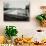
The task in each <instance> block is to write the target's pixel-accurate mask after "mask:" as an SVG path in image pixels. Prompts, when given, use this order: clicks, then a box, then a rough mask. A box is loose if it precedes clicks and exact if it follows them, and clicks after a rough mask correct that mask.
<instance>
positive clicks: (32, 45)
mask: <svg viewBox="0 0 46 46" xmlns="http://www.w3.org/2000/svg"><path fill="white" fill-rule="evenodd" d="M15 46H46V44H41V45H35V44H23V45H19V44H18V45H15Z"/></svg>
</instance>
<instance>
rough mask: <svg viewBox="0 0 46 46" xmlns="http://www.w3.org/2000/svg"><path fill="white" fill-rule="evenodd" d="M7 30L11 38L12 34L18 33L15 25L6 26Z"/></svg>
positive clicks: (7, 34)
mask: <svg viewBox="0 0 46 46" xmlns="http://www.w3.org/2000/svg"><path fill="white" fill-rule="evenodd" d="M5 31H6V32H5V34H6V36H8V37H9V38H11V37H12V36H16V35H17V33H18V31H17V29H16V27H15V26H6V29H5Z"/></svg>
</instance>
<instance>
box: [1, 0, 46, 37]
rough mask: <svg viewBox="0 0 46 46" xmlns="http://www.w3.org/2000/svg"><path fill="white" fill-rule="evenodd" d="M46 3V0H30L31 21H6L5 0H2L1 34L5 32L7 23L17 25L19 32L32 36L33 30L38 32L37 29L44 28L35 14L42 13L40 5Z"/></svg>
mask: <svg viewBox="0 0 46 46" xmlns="http://www.w3.org/2000/svg"><path fill="white" fill-rule="evenodd" d="M42 5H46V0H30V21H29V22H16V21H14V22H4V21H3V0H0V34H2V33H4V29H5V26H6V25H14V26H16V27H17V29H18V31H19V33H18V35H19V36H21V35H20V34H23V35H24V36H31V34H32V32H34V33H35V32H36V29H43V30H46V28H42V27H40V26H39V24H38V23H37V21H36V19H35V16H36V15H37V14H40V13H41V11H40V6H42Z"/></svg>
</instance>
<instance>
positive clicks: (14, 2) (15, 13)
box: [4, 0, 30, 21]
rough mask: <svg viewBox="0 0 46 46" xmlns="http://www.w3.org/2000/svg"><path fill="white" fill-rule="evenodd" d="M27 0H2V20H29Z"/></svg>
mask: <svg viewBox="0 0 46 46" xmlns="http://www.w3.org/2000/svg"><path fill="white" fill-rule="evenodd" d="M29 14H30V3H29V0H6V1H4V21H29V18H30V17H29V16H30V15H29Z"/></svg>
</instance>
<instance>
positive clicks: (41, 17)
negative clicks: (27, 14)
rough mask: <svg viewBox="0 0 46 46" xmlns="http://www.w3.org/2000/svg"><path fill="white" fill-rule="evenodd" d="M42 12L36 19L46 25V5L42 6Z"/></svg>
mask: <svg viewBox="0 0 46 46" xmlns="http://www.w3.org/2000/svg"><path fill="white" fill-rule="evenodd" d="M40 8H41V9H42V14H40V15H38V16H36V19H37V20H39V22H40V24H41V26H43V27H46V6H41V7H40Z"/></svg>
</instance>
